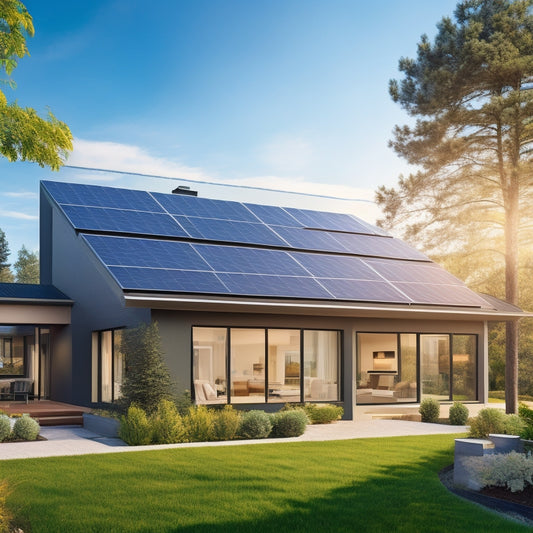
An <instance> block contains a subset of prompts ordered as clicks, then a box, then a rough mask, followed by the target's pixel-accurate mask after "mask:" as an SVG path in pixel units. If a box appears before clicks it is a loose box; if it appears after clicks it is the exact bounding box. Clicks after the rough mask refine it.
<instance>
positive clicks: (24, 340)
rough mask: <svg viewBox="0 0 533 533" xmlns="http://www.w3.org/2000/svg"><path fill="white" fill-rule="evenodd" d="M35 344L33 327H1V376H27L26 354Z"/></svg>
mask: <svg viewBox="0 0 533 533" xmlns="http://www.w3.org/2000/svg"><path fill="white" fill-rule="evenodd" d="M34 342H35V329H34V328H33V327H32V326H0V376H24V375H26V357H25V354H26V352H27V351H28V347H29V346H33V344H34Z"/></svg>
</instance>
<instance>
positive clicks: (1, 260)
mask: <svg viewBox="0 0 533 533" xmlns="http://www.w3.org/2000/svg"><path fill="white" fill-rule="evenodd" d="M9 254H10V251H9V245H8V243H7V238H6V234H5V233H4V232H3V231H2V230H1V229H0V283H13V281H14V278H13V273H12V272H11V270H10V269H9V267H10V266H11V265H10V264H9V263H8V262H7V258H8V257H9Z"/></svg>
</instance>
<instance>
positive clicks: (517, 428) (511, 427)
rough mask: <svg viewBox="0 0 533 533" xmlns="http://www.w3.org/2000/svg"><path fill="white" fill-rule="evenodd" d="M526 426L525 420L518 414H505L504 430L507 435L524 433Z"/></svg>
mask: <svg viewBox="0 0 533 533" xmlns="http://www.w3.org/2000/svg"><path fill="white" fill-rule="evenodd" d="M525 428H526V424H525V422H524V421H523V420H522V419H521V418H520V417H519V416H518V415H505V420H504V424H503V432H504V433H505V434H506V435H518V436H520V435H522V433H523V432H524V429H525Z"/></svg>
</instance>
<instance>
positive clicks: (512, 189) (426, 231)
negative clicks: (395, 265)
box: [377, 0, 533, 412]
mask: <svg viewBox="0 0 533 533" xmlns="http://www.w3.org/2000/svg"><path fill="white" fill-rule="evenodd" d="M532 5H533V0H516V1H513V0H465V1H463V2H460V3H459V4H458V5H457V7H456V10H455V13H454V19H455V20H452V19H451V18H448V17H445V18H443V19H442V20H441V21H440V23H439V24H438V25H437V35H436V37H435V39H434V41H433V42H430V41H429V39H428V37H427V36H425V35H424V36H422V38H421V40H420V42H419V44H418V51H417V57H416V59H409V58H402V59H400V63H399V69H400V71H401V72H402V73H403V75H404V77H403V79H401V80H400V81H398V80H392V81H391V82H390V94H391V96H392V98H393V100H394V101H396V102H398V103H399V104H400V105H401V106H402V107H403V108H404V109H405V110H406V111H407V112H408V113H409V115H411V116H412V117H416V120H414V122H413V123H412V124H411V125H406V126H396V127H395V130H394V138H393V140H392V141H391V143H390V144H391V146H392V147H393V148H394V150H395V151H396V152H397V153H398V154H399V155H400V156H402V157H403V158H405V159H406V160H407V161H408V162H409V163H410V164H412V165H416V166H417V171H416V172H415V173H413V174H411V175H410V176H408V177H400V180H399V183H398V187H397V188H385V187H381V188H380V189H379V190H378V192H377V201H378V203H379V204H380V205H381V207H382V208H383V212H384V214H385V218H384V219H383V220H381V221H380V223H381V225H383V226H385V227H392V226H396V227H400V228H401V229H402V231H403V232H404V236H405V237H406V238H407V239H408V240H412V241H416V242H417V243H419V244H421V245H422V246H423V247H424V248H425V250H426V251H427V252H428V253H430V254H433V256H438V255H447V254H448V255H455V256H457V255H459V256H462V257H463V259H464V260H463V264H464V265H466V271H467V272H469V273H471V272H474V268H472V266H473V265H476V266H477V265H479V266H480V268H479V270H478V274H477V275H476V276H473V277H474V278H477V279H475V280H474V281H476V282H478V283H479V282H480V280H481V278H482V277H483V276H485V275H490V274H492V273H494V270H495V269H494V268H493V265H494V264H495V263H496V264H502V263H503V264H504V265H505V274H504V280H505V281H504V287H505V293H504V295H505V298H506V300H507V301H509V302H510V303H513V304H519V299H518V294H519V292H518V279H519V275H518V273H519V259H520V257H519V246H520V245H524V244H527V245H530V244H531V240H532V232H531V230H532V229H533V224H532V222H533V219H532V217H531V215H530V212H531V204H532V193H533V173H532V172H531V170H532V168H531V167H532V165H531V152H532V149H533V120H532V117H533V16H532V14H531V7H532ZM469 267H470V268H469ZM496 270H497V269H496ZM465 277H466V278H467V281H469V280H468V277H469V276H465ZM485 281H486V280H485ZM506 329H507V335H506V343H507V346H506V394H507V397H506V401H507V409H508V411H509V412H516V408H517V387H516V383H517V381H518V375H517V372H518V325H517V323H516V322H508V323H507V325H506Z"/></svg>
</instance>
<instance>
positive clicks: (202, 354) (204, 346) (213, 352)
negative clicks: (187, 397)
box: [192, 327, 228, 404]
mask: <svg viewBox="0 0 533 533" xmlns="http://www.w3.org/2000/svg"><path fill="white" fill-rule="evenodd" d="M192 338H193V382H194V397H195V399H196V403H198V404H204V403H225V402H226V401H227V391H226V389H227V380H226V370H227V349H228V345H227V328H196V327H195V328H193V330H192Z"/></svg>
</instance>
